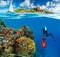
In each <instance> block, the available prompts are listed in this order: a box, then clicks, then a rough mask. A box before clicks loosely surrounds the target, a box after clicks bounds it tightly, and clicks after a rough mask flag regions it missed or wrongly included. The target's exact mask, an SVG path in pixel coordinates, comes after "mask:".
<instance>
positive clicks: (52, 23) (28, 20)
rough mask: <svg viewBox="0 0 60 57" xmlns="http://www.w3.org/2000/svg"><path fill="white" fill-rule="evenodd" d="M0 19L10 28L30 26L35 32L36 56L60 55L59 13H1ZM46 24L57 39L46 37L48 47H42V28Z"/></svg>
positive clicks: (59, 56) (56, 56)
mask: <svg viewBox="0 0 60 57" xmlns="http://www.w3.org/2000/svg"><path fill="white" fill-rule="evenodd" d="M0 19H2V20H4V22H5V24H6V26H7V27H9V28H14V29H19V28H20V27H21V26H23V25H25V26H28V27H29V28H30V29H31V30H32V31H33V33H34V41H35V44H36V54H35V55H34V57H60V20H59V19H60V15H59V14H58V15H57V14H16V13H0ZM44 26H46V27H47V29H48V32H49V33H50V32H51V33H53V35H54V37H55V38H56V41H54V40H53V39H52V38H51V37H47V38H46V42H47V47H46V48H42V45H41V41H42V28H43V27H44Z"/></svg>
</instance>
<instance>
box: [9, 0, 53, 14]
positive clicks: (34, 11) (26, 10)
mask: <svg viewBox="0 0 60 57" xmlns="http://www.w3.org/2000/svg"><path fill="white" fill-rule="evenodd" d="M8 12H15V13H41V14H44V13H47V14H52V13H53V12H51V11H49V10H45V9H40V8H39V7H35V8H30V9H26V8H18V9H15V10H14V9H13V5H12V0H11V1H10V7H9V10H8Z"/></svg>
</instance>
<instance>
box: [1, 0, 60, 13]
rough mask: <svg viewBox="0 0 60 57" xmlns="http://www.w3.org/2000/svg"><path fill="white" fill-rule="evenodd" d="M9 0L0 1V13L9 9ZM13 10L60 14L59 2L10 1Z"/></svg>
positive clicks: (41, 0) (42, 0) (51, 0)
mask: <svg viewBox="0 0 60 57" xmlns="http://www.w3.org/2000/svg"><path fill="white" fill-rule="evenodd" d="M10 1H11V0H0V12H2V11H3V12H4V11H7V10H8V9H9V5H10ZM12 4H13V8H14V9H17V8H35V7H39V8H40V9H45V10H49V11H53V12H56V13H57V12H60V0H12Z"/></svg>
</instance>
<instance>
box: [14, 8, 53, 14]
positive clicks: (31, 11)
mask: <svg viewBox="0 0 60 57" xmlns="http://www.w3.org/2000/svg"><path fill="white" fill-rule="evenodd" d="M14 12H15V13H42V14H43V13H47V14H51V13H53V12H51V11H48V10H42V9H39V8H38V7H37V8H33V9H29V10H27V9H24V8H19V9H17V10H14Z"/></svg>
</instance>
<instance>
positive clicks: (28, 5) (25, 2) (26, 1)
mask: <svg viewBox="0 0 60 57" xmlns="http://www.w3.org/2000/svg"><path fill="white" fill-rule="evenodd" d="M20 6H21V7H30V6H31V3H30V0H25V1H24V2H22V3H20Z"/></svg>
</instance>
